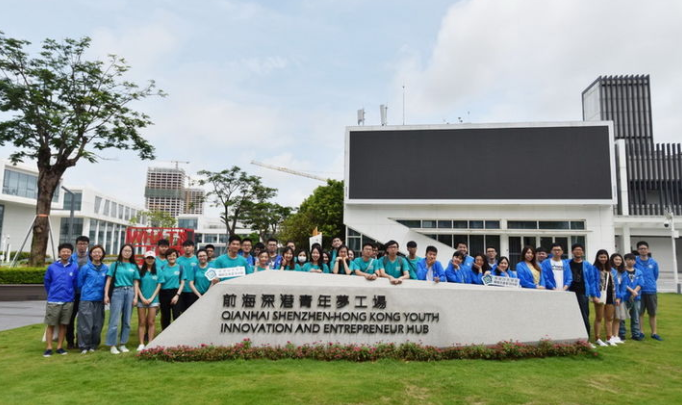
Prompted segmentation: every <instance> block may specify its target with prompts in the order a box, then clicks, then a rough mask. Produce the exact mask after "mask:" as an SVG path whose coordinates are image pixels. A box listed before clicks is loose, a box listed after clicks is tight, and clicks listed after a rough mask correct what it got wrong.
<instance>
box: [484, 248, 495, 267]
mask: <svg viewBox="0 0 682 405" xmlns="http://www.w3.org/2000/svg"><path fill="white" fill-rule="evenodd" d="M485 257H486V258H487V259H488V266H490V271H493V270H495V267H497V249H495V248H494V247H492V246H488V247H487V248H486V249H485Z"/></svg>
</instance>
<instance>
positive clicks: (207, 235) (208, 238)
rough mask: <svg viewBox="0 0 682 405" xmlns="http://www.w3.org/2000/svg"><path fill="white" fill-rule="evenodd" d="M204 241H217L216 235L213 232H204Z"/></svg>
mask: <svg viewBox="0 0 682 405" xmlns="http://www.w3.org/2000/svg"><path fill="white" fill-rule="evenodd" d="M181 228H182V227H181ZM204 243H218V235H217V234H215V233H205V234H204Z"/></svg>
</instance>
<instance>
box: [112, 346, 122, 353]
mask: <svg viewBox="0 0 682 405" xmlns="http://www.w3.org/2000/svg"><path fill="white" fill-rule="evenodd" d="M109 351H110V352H111V354H121V352H119V351H118V349H117V348H116V346H111V349H110V350H109Z"/></svg>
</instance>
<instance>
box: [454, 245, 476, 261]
mask: <svg viewBox="0 0 682 405" xmlns="http://www.w3.org/2000/svg"><path fill="white" fill-rule="evenodd" d="M457 250H459V251H460V252H462V253H464V261H463V262H462V264H463V265H464V266H465V267H469V266H471V265H472V264H474V258H473V257H471V256H469V246H467V244H466V242H463V241H460V242H457Z"/></svg>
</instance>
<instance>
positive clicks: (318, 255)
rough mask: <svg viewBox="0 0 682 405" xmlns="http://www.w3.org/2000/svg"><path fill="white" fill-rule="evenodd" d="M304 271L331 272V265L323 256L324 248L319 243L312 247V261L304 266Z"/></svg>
mask: <svg viewBox="0 0 682 405" xmlns="http://www.w3.org/2000/svg"><path fill="white" fill-rule="evenodd" d="M303 271H307V272H310V273H329V266H327V265H326V264H325V263H324V259H323V258H322V248H321V247H320V246H319V245H316V246H313V248H312V249H310V261H309V262H308V263H306V264H305V265H304V266H303Z"/></svg>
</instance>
